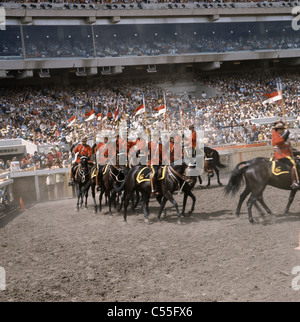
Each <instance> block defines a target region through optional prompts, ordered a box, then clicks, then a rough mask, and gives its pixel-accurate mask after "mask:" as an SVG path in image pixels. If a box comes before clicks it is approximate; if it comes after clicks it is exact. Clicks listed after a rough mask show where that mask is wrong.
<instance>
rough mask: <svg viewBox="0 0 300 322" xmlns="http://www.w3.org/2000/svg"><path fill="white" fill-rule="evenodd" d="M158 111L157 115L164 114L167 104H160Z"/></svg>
mask: <svg viewBox="0 0 300 322" xmlns="http://www.w3.org/2000/svg"><path fill="white" fill-rule="evenodd" d="M156 111H157V112H158V113H157V114H156V115H155V117H157V116H159V115H160V114H164V113H166V111H167V109H166V105H165V104H163V105H160V106H159V107H157V108H156Z"/></svg>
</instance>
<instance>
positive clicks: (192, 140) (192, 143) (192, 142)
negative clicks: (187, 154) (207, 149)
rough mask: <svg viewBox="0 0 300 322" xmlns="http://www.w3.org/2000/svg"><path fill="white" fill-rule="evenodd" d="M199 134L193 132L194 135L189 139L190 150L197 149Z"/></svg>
mask: <svg viewBox="0 0 300 322" xmlns="http://www.w3.org/2000/svg"><path fill="white" fill-rule="evenodd" d="M196 139H197V134H196V131H193V132H192V135H191V136H190V137H189V148H196V145H197V140H196Z"/></svg>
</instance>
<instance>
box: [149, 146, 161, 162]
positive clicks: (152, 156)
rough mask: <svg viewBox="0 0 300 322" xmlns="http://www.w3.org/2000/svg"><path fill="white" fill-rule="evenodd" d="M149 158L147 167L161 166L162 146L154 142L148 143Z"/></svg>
mask: <svg viewBox="0 0 300 322" xmlns="http://www.w3.org/2000/svg"><path fill="white" fill-rule="evenodd" d="M148 149H149V156H148V165H160V164H162V144H161V143H156V142H149V143H148Z"/></svg>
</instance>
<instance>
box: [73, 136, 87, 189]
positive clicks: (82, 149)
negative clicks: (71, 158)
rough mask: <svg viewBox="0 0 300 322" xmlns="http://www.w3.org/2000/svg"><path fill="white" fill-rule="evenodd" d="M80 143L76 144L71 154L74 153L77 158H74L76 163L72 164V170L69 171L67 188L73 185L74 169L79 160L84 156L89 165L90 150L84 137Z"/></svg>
mask: <svg viewBox="0 0 300 322" xmlns="http://www.w3.org/2000/svg"><path fill="white" fill-rule="evenodd" d="M81 142H82V144H78V145H77V146H76V148H75V149H74V150H73V152H72V154H74V153H75V155H76V153H77V158H76V161H75V162H74V164H73V166H72V169H71V173H70V181H69V186H72V185H74V169H75V167H77V165H78V164H79V163H80V158H81V157H82V156H84V155H85V156H87V157H88V160H89V162H90V163H91V161H90V158H91V155H92V148H91V147H90V146H89V145H88V144H87V137H84V138H83V139H82V140H81Z"/></svg>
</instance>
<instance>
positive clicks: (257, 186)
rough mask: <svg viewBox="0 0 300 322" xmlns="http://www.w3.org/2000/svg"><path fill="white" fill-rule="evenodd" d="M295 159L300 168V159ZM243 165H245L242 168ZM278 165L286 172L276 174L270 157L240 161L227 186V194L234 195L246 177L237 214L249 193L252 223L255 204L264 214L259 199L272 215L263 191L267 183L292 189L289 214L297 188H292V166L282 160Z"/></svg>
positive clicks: (249, 214)
mask: <svg viewBox="0 0 300 322" xmlns="http://www.w3.org/2000/svg"><path fill="white" fill-rule="evenodd" d="M295 160H296V164H297V169H298V167H299V160H298V158H296V159H295ZM242 165H243V167H242V168H240V166H242ZM278 165H279V166H280V165H281V166H282V169H284V168H286V171H285V172H286V173H283V174H280V175H274V174H273V171H272V167H273V163H272V162H271V161H270V159H268V158H255V159H252V160H249V161H243V162H240V163H239V164H237V165H236V167H235V168H234V169H233V171H232V173H231V176H230V178H229V181H228V184H227V185H226V187H225V194H226V195H228V194H230V193H231V194H232V195H235V194H236V193H237V191H238V190H239V188H240V186H241V184H242V181H243V178H244V179H245V183H246V187H245V189H244V191H243V192H242V194H241V195H240V199H239V203H238V206H237V209H236V215H237V216H239V214H240V210H241V206H242V203H243V202H244V200H245V199H246V197H247V196H248V195H249V194H251V195H250V197H249V199H248V201H247V208H248V218H249V221H250V223H253V222H254V220H253V217H252V206H253V205H254V206H255V207H256V208H257V210H258V211H259V213H260V215H261V216H263V215H264V212H263V210H262V209H261V208H260V207H259V205H258V204H257V201H259V202H260V203H261V205H262V206H263V208H264V209H265V210H266V212H267V213H268V214H270V215H272V211H271V210H270V209H269V208H268V206H267V205H266V204H265V202H264V200H263V192H264V190H265V188H266V186H267V185H270V186H273V187H276V188H279V189H284V190H291V193H290V196H289V200H288V204H287V206H286V208H285V215H288V212H289V208H290V206H291V204H292V202H293V200H294V197H295V194H296V192H297V190H292V189H291V187H290V186H291V184H292V180H291V174H290V170H291V169H290V166H289V165H287V164H283V163H282V162H280V161H279V163H278ZM298 171H299V169H298Z"/></svg>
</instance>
